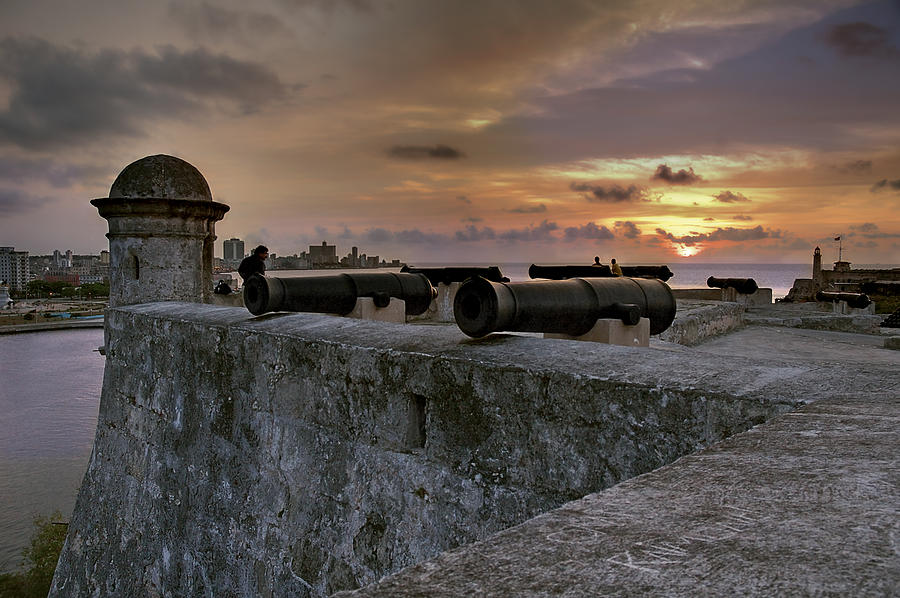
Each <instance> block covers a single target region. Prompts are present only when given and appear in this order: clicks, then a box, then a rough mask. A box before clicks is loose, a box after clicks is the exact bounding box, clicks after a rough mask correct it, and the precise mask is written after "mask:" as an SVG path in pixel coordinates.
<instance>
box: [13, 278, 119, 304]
mask: <svg viewBox="0 0 900 598" xmlns="http://www.w3.org/2000/svg"><path fill="white" fill-rule="evenodd" d="M26 288H27V291H26V292H25V293H21V292H14V293H12V295H14V296H15V297H16V298H17V299H21V298H23V297H25V296H26V295H27V296H28V297H66V298H72V297H80V298H82V299H92V298H95V297H109V284H107V283H85V284H83V285H81V286H78V287H76V286H73V285H72V283H70V282H47V281H45V280H32V281H31V282H29V283H28V285H27V287H26Z"/></svg>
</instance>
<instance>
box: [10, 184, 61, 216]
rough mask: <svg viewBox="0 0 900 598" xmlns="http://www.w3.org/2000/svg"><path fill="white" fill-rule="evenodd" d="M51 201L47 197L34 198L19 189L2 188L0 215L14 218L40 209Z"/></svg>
mask: <svg viewBox="0 0 900 598" xmlns="http://www.w3.org/2000/svg"><path fill="white" fill-rule="evenodd" d="M48 201H49V199H48V198H46V197H34V196H32V195H28V194H26V193H22V192H21V191H19V190H18V189H4V188H0V214H4V215H8V216H12V215H16V214H21V213H22V212H30V211H32V210H36V209H38V208H39V207H40V206H41V205H43V204H45V203H47V202H48Z"/></svg>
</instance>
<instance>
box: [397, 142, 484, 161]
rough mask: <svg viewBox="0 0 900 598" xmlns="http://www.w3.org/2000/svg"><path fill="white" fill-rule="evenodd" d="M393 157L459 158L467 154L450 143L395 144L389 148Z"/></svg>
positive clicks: (415, 158)
mask: <svg viewBox="0 0 900 598" xmlns="http://www.w3.org/2000/svg"><path fill="white" fill-rule="evenodd" d="M387 153H388V155H389V156H390V157H391V158H396V159H398V160H423V159H435V160H458V159H459V158H465V157H466V155H465V154H464V153H462V152H461V151H459V150H458V149H455V148H452V147H450V146H449V145H441V144H438V145H394V146H392V147H390V148H388V150H387Z"/></svg>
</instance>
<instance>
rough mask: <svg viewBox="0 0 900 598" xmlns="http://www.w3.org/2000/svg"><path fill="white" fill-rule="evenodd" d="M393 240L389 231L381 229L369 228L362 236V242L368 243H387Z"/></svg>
mask: <svg viewBox="0 0 900 598" xmlns="http://www.w3.org/2000/svg"><path fill="white" fill-rule="evenodd" d="M393 238H394V235H393V233H391V231H389V230H387V229H386V228H381V227H376V228H370V229H368V230H367V231H366V232H365V233H363V236H362V240H363V241H367V242H369V243H387V242H389V241H391V240H392V239H393Z"/></svg>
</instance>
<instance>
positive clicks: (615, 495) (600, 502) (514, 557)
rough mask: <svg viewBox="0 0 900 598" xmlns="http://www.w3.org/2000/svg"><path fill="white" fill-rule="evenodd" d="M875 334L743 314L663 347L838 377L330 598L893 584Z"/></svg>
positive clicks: (894, 395)
mask: <svg viewBox="0 0 900 598" xmlns="http://www.w3.org/2000/svg"><path fill="white" fill-rule="evenodd" d="M879 341H880V339H879V338H878V337H876V336H872V335H863V334H849V333H841V332H825V331H814V330H799V329H784V328H763V327H759V326H756V327H752V328H748V329H744V330H741V331H739V332H734V333H732V334H730V335H727V336H724V337H720V338H718V339H714V340H712V341H708V342H707V343H704V344H702V345H700V346H698V347H695V348H693V349H683V348H682V347H678V346H670V347H669V348H670V349H671V350H673V351H677V352H679V353H682V352H690V353H693V354H695V355H696V354H698V353H704V354H714V355H720V356H722V357H723V358H726V359H727V358H729V357H743V358H745V359H747V360H748V361H750V362H752V363H757V364H768V366H769V367H771V368H772V372H773V373H774V372H777V371H779V369H780V368H790V367H791V364H796V365H797V366H798V367H801V368H806V367H810V366H814V367H820V368H824V369H823V370H822V371H823V372H824V371H826V370H831V371H833V372H835V374H836V375H837V376H839V377H840V378H841V380H842V383H841V384H836V382H838V381H837V380H836V379H835V378H831V377H829V376H824V377H823V379H821V380H820V381H818V382H816V383H813V384H810V386H809V388H808V390H809V393H808V396H809V398H811V399H821V400H818V401H817V402H815V403H813V404H810V405H807V406H804V407H802V408H800V409H799V410H797V411H794V412H791V413H786V414H783V415H780V416H777V417H775V418H774V419H772V420H770V421H769V422H767V423H764V424H761V425H759V426H757V427H754V428H752V429H751V430H749V431H747V432H744V433H742V434H738V435H736V436H733V437H731V438H729V439H727V440H724V441H722V442H719V443H717V444H715V445H713V446H711V447H709V448H707V449H705V450H703V451H700V452H698V453H696V454H693V455H690V456H686V457H683V458H681V459H679V460H678V461H676V462H675V463H673V464H671V465H668V466H665V467H662V468H660V469H658V470H656V471H653V472H651V473H647V474H644V475H641V476H638V477H636V478H632V479H631V480H628V481H625V482H623V483H621V484H618V485H617V486H615V487H613V488H610V489H608V490H605V491H603V492H600V493H597V494H592V495H590V496H587V497H585V498H583V499H581V500H577V501H574V502H571V503H568V504H567V505H565V506H563V507H562V508H560V509H557V510H555V511H552V512H550V513H546V514H544V515H540V516H538V517H536V518H534V519H532V520H530V521H528V522H526V523H524V524H522V525H519V526H517V527H514V528H511V529H509V530H505V531H503V532H500V533H498V534H496V535H494V536H492V537H490V538H488V539H486V540H484V541H481V542H477V543H475V544H472V545H469V546H465V547H462V548H459V549H456V550H454V551H450V552H447V553H445V554H443V555H441V556H439V557H438V558H436V559H433V560H431V561H428V562H425V563H421V564H419V565H416V566H413V567H410V568H408V569H407V570H405V571H403V572H401V573H399V574H397V575H395V576H393V577H389V578H387V579H385V580H383V581H382V582H380V583H378V584H374V585H372V586H369V587H367V588H364V589H362V590H359V591H356V592H352V593H351V592H347V593H340V594H337V596H341V597H346V598H349V597H350V596H352V597H354V598H381V597H386V596H391V597H396V598H404V597H407V598H412V597H417V598H418V597H425V596H446V597H456V596H458V597H464V596H465V597H467V598H468V597H470V596H503V597H506V596H509V597H512V596H600V595H615V596H697V595H715V596H735V595H745V596H746V595H753V596H776V595H791V596H798V595H801V596H892V595H896V593H897V588H898V587H900V456H898V448H900V389H898V382H900V377H898V376H900V374H898V372H900V357H898V356H897V354H896V352H892V351H889V350H885V349H883V348H880V344H879ZM665 345H666V343H658V344H657V347H658V348H661V349H664V348H666V346H665ZM686 357H687V356H686ZM686 363H687V361H686ZM687 367H690V366H689V365H688V366H687Z"/></svg>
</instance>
